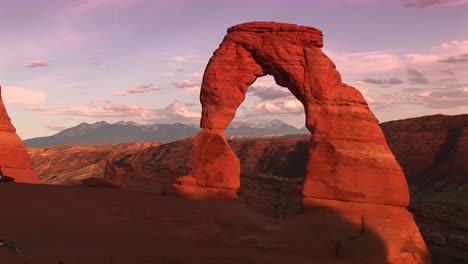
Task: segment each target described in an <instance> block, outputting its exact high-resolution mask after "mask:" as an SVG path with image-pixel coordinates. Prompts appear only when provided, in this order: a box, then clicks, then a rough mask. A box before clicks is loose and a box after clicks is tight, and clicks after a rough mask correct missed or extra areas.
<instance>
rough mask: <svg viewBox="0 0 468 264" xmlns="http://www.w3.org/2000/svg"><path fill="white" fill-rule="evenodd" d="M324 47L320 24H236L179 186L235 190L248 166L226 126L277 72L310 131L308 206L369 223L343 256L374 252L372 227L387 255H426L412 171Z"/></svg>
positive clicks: (207, 86)
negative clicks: (412, 195)
mask: <svg viewBox="0 0 468 264" xmlns="http://www.w3.org/2000/svg"><path fill="white" fill-rule="evenodd" d="M322 46H323V38H322V32H321V31H320V30H318V29H316V28H312V27H305V26H298V25H293V24H283V23H275V22H250V23H245V24H240V25H236V26H233V27H231V28H229V29H228V31H227V35H226V36H225V37H224V40H223V41H222V43H221V44H220V46H219V48H218V49H217V50H216V51H215V52H214V53H213V56H212V57H211V59H210V61H209V62H208V65H207V67H206V69H205V73H204V75H203V83H202V86H201V92H200V101H201V103H202V119H201V123H200V125H201V128H203V130H202V131H201V132H199V133H198V134H197V135H196V136H195V143H194V149H193V155H192V175H191V176H192V177H193V179H192V180H188V179H187V178H190V175H189V177H184V178H181V179H180V180H179V181H178V182H176V184H174V186H173V189H174V191H175V192H176V193H179V194H180V195H183V196H189V197H197V192H198V193H199V194H200V195H199V197H201V198H207V197H208V198H210V197H214V198H216V196H217V195H219V192H222V193H223V195H221V197H220V198H225V197H232V196H234V197H235V194H236V193H235V192H236V190H237V189H238V188H239V178H240V174H239V172H240V171H241V168H240V166H241V165H240V162H239V159H238V158H237V157H236V156H235V154H234V153H233V151H232V150H231V148H230V146H229V144H228V143H227V141H226V139H225V136H224V129H225V128H226V127H227V126H228V125H229V123H230V122H231V121H232V120H233V118H234V116H235V114H236V111H237V108H238V107H239V106H240V105H241V104H242V102H243V101H244V98H245V95H246V93H247V89H248V87H249V86H250V85H251V84H253V83H254V82H255V80H256V79H257V78H258V77H261V76H265V75H268V74H269V75H272V76H273V77H274V79H275V81H276V83H277V84H278V85H280V86H282V87H285V88H287V89H289V91H290V92H291V93H292V94H293V95H294V96H295V97H296V98H297V99H298V100H299V101H300V102H301V103H302V104H303V106H304V111H305V115H306V127H307V129H308V130H309V131H310V132H311V138H310V142H309V146H308V160H307V164H306V170H305V178H304V184H303V188H302V194H303V196H304V198H303V205H304V206H305V207H308V208H311V209H315V210H316V211H333V212H337V213H339V214H340V215H342V216H343V217H345V218H346V219H347V220H348V221H350V222H352V223H354V224H356V225H357V226H361V233H360V234H358V235H357V236H356V237H355V238H354V239H353V240H354V241H353V242H350V243H349V245H348V244H347V245H343V248H341V246H340V247H339V248H337V254H345V255H347V258H348V259H366V258H367V257H366V256H368V254H369V253H368V252H362V251H361V253H359V252H360V251H359V249H362V248H368V247H369V246H370V244H372V243H371V242H370V240H369V239H368V237H367V236H366V230H368V231H369V230H370V231H371V232H375V233H376V234H377V235H378V236H379V237H380V238H381V239H382V241H385V246H386V258H385V259H386V261H388V262H389V263H428V262H430V261H429V260H428V252H427V248H426V246H425V244H424V241H423V239H422V237H421V234H420V233H419V230H418V227H417V226H416V224H415V222H414V220H413V217H412V215H411V213H409V212H408V211H407V209H406V208H404V207H405V206H407V205H408V204H409V191H408V185H407V182H406V179H405V175H404V174H403V171H402V169H401V167H400V166H399V164H398V162H397V161H396V159H395V157H394V156H393V154H392V152H391V150H390V149H389V147H388V146H387V142H386V140H385V137H384V135H383V132H382V130H381V128H380V126H379V124H378V122H377V119H376V118H375V117H374V115H373V114H372V112H371V111H370V109H369V107H368V105H367V103H366V101H365V100H364V98H363V96H362V95H361V94H360V92H359V91H358V90H356V89H355V88H353V87H350V86H348V85H346V84H344V83H342V81H341V76H340V74H339V73H338V71H337V70H336V67H335V64H334V63H333V62H332V61H331V60H330V59H329V58H328V57H327V56H326V55H325V54H324V53H323V52H322V51H321V48H322ZM187 188H188V189H189V190H187ZM214 190H216V192H215V191H214ZM338 251H339V252H338ZM367 251H368V250H367Z"/></svg>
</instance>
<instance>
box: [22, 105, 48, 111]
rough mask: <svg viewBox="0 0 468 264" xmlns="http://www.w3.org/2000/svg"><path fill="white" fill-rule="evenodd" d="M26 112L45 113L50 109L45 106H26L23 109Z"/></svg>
mask: <svg viewBox="0 0 468 264" xmlns="http://www.w3.org/2000/svg"><path fill="white" fill-rule="evenodd" d="M24 109H25V110H27V111H32V112H46V111H49V110H50V107H48V106H45V105H35V106H28V107H25V108H24Z"/></svg>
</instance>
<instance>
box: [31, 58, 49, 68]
mask: <svg viewBox="0 0 468 264" xmlns="http://www.w3.org/2000/svg"><path fill="white" fill-rule="evenodd" d="M47 66H49V64H48V63H47V62H45V61H43V60H33V61H32V62H31V63H30V64H28V65H26V67H28V68H37V67H47Z"/></svg>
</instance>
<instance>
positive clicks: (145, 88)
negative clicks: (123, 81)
mask: <svg viewBox="0 0 468 264" xmlns="http://www.w3.org/2000/svg"><path fill="white" fill-rule="evenodd" d="M159 90H162V88H161V87H159V86H157V85H155V84H152V83H149V84H143V85H140V86H136V87H133V88H131V89H129V90H127V91H117V92H114V95H116V96H125V95H128V94H140V93H148V92H152V91H159Z"/></svg>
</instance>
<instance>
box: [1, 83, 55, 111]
mask: <svg viewBox="0 0 468 264" xmlns="http://www.w3.org/2000/svg"><path fill="white" fill-rule="evenodd" d="M2 98H3V102H4V103H5V104H19V105H29V106H34V105H39V104H41V103H42V102H43V101H44V99H45V98H46V94H45V93H43V92H39V91H34V90H31V89H27V88H22V87H8V86H7V87H2Z"/></svg>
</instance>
